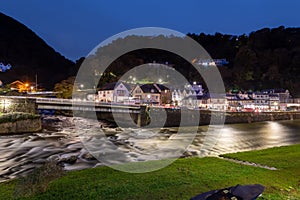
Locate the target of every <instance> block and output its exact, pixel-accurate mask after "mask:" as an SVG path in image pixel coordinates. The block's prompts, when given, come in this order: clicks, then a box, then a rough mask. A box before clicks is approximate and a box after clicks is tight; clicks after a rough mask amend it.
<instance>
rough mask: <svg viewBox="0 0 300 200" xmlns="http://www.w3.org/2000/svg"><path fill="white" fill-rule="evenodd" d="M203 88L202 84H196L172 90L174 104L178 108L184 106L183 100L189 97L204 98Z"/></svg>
mask: <svg viewBox="0 0 300 200" xmlns="http://www.w3.org/2000/svg"><path fill="white" fill-rule="evenodd" d="M202 95H203V88H202V85H201V84H198V83H196V82H194V83H193V84H188V85H185V86H184V87H183V89H173V90H172V102H173V103H174V104H175V105H176V106H181V105H182V100H183V99H184V98H186V97H188V96H202Z"/></svg>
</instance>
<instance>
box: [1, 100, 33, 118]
mask: <svg viewBox="0 0 300 200" xmlns="http://www.w3.org/2000/svg"><path fill="white" fill-rule="evenodd" d="M0 112H2V113H12V112H24V113H34V114H36V113H37V106H36V102H35V99H30V98H13V97H9V96H0Z"/></svg>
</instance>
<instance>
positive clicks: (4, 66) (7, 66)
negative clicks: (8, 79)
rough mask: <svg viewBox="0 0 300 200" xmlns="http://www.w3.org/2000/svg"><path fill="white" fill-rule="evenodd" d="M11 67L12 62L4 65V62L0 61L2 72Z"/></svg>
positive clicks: (0, 70)
mask: <svg viewBox="0 0 300 200" xmlns="http://www.w3.org/2000/svg"><path fill="white" fill-rule="evenodd" d="M9 69H11V65H10V64H7V65H4V64H3V63H0V72H6V71H7V70H9Z"/></svg>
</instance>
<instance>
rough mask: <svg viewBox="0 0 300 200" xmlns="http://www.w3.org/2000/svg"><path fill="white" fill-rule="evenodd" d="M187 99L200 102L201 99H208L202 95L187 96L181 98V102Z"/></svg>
mask: <svg viewBox="0 0 300 200" xmlns="http://www.w3.org/2000/svg"><path fill="white" fill-rule="evenodd" d="M187 99H191V100H201V99H208V97H207V96H204V95H189V96H187V97H184V98H183V100H187Z"/></svg>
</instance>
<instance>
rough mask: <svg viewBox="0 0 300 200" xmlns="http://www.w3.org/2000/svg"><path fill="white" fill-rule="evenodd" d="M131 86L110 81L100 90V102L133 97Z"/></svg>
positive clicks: (117, 100) (122, 100)
mask: <svg viewBox="0 0 300 200" xmlns="http://www.w3.org/2000/svg"><path fill="white" fill-rule="evenodd" d="M130 90H131V89H130V86H129V85H127V84H125V83H122V82H115V83H108V84H105V85H104V86H103V87H101V88H100V89H99V90H98V99H97V100H98V101H99V102H119V103H122V102H124V101H128V100H129V98H130V97H131V94H130Z"/></svg>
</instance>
